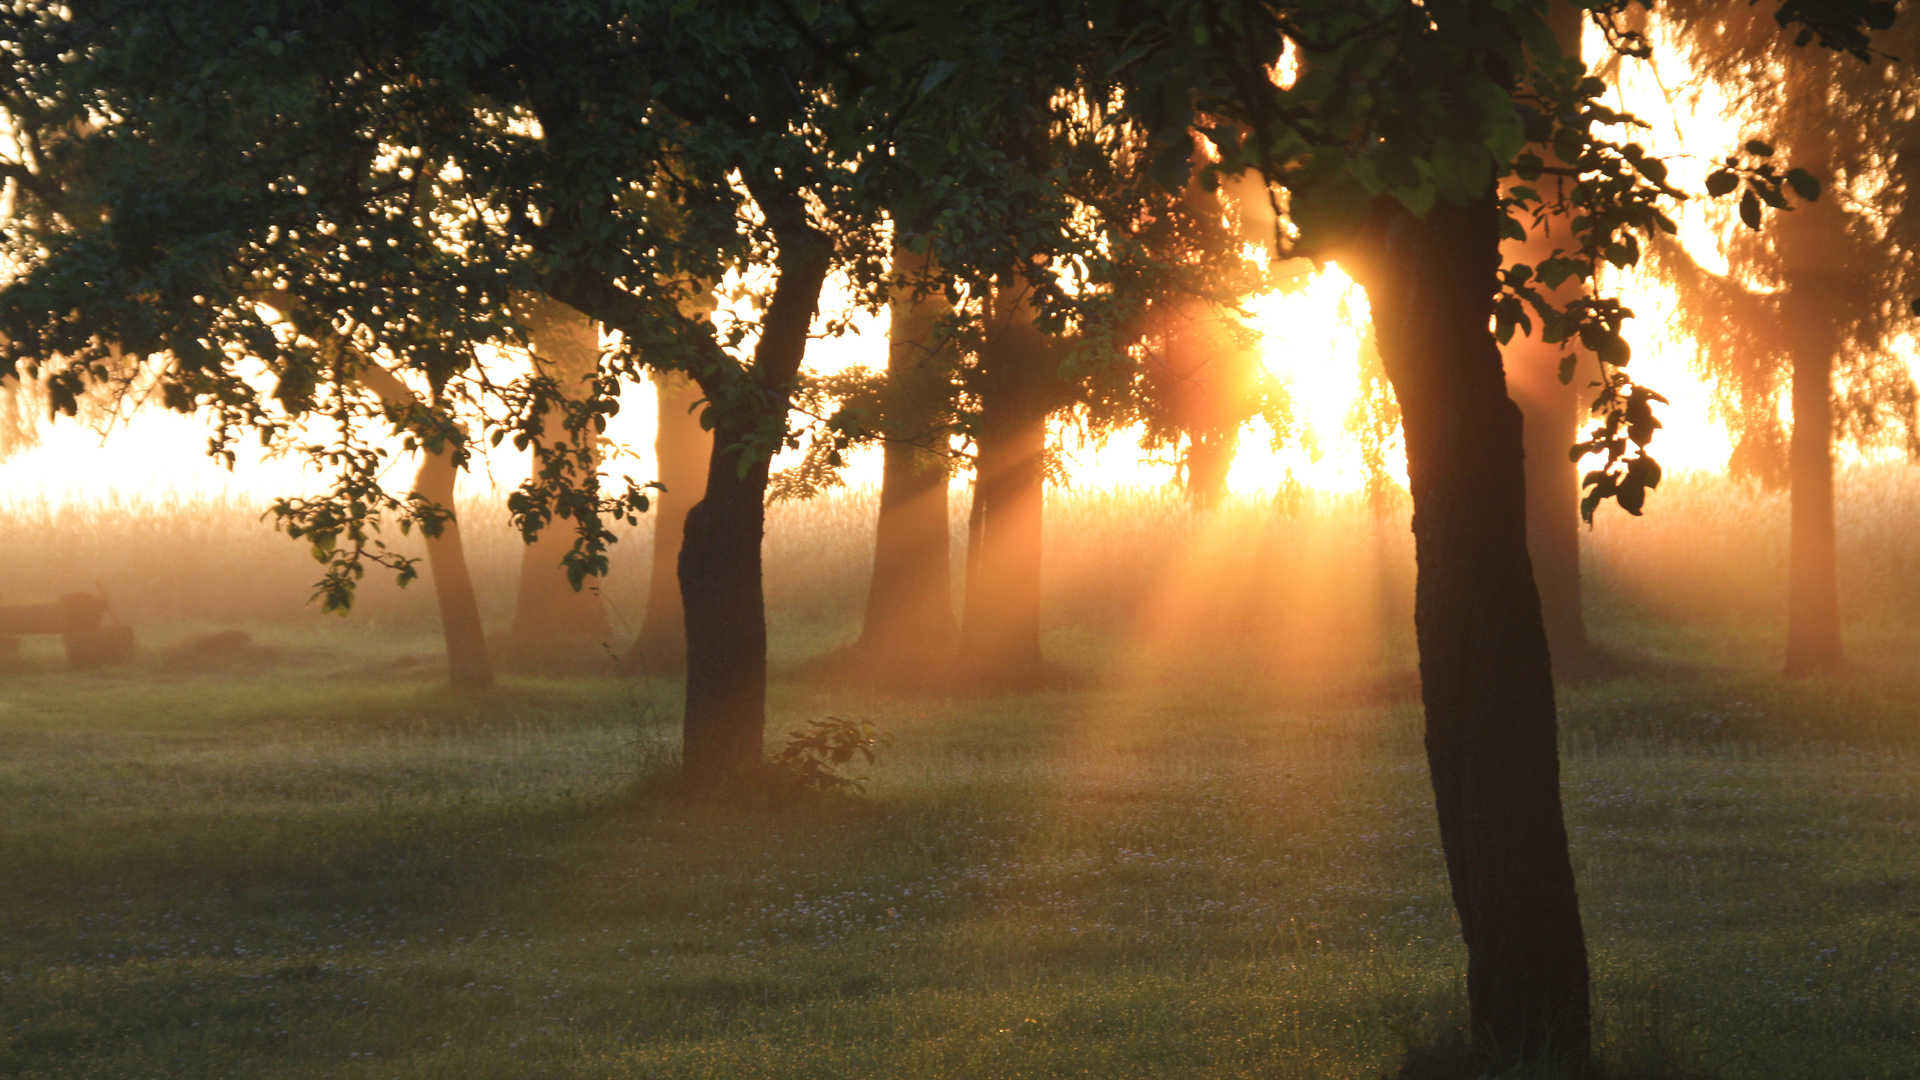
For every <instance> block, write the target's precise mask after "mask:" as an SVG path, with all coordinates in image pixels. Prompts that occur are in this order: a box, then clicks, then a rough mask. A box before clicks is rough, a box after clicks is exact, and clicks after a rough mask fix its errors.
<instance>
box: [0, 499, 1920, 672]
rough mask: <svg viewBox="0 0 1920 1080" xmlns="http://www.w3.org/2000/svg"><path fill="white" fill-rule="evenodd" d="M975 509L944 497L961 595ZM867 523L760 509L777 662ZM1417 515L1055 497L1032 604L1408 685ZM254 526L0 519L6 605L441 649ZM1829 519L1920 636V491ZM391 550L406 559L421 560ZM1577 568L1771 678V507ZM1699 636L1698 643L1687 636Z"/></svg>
mask: <svg viewBox="0 0 1920 1080" xmlns="http://www.w3.org/2000/svg"><path fill="white" fill-rule="evenodd" d="M965 502H966V500H965V488H964V486H963V485H956V486H955V491H954V496H953V499H952V506H953V524H954V555H955V572H956V580H957V579H958V574H959V571H960V569H961V562H962V559H961V551H962V548H963V546H964V535H965V534H964V528H965ZM874 514H875V496H874V493H873V492H872V491H871V490H870V489H858V490H841V491H835V492H829V493H828V494H826V495H823V496H821V497H819V498H816V499H814V500H811V501H807V502H792V503H781V504H777V505H775V506H774V507H772V508H771V511H770V514H769V523H768V535H767V542H766V549H765V550H766V588H767V599H768V608H769V618H770V622H771V624H772V625H771V629H772V631H773V634H774V641H775V650H776V654H777V658H778V659H779V660H780V661H783V662H788V663H791V662H794V661H799V660H803V659H806V658H807V657H808V656H810V655H813V654H817V653H821V652H825V651H827V650H830V649H832V648H834V647H836V646H838V645H841V644H844V643H845V642H847V641H850V640H851V639H852V638H853V637H854V636H855V635H857V633H858V630H859V618H860V613H861V610H862V605H863V603H864V601H865V594H866V575H867V571H868V566H869V564H870V559H871V550H870V549H871V543H872V535H873V522H874ZM1406 514H1407V507H1406V504H1405V500H1404V496H1400V497H1399V498H1398V499H1397V500H1393V501H1391V502H1390V503H1389V505H1387V506H1386V507H1384V508H1382V509H1379V510H1378V512H1376V508H1375V507H1372V506H1370V505H1369V504H1368V503H1367V502H1366V500H1365V499H1364V498H1362V497H1359V496H1328V495H1320V494H1315V493H1312V492H1307V493H1304V494H1301V495H1299V496H1297V497H1294V498H1292V499H1288V500H1276V499H1273V498H1253V497H1240V498H1235V499H1233V500H1230V501H1229V502H1228V503H1227V504H1226V505H1225V506H1223V507H1221V508H1219V509H1218V510H1216V511H1213V512H1211V513H1206V514H1195V513H1193V512H1191V511H1190V510H1189V509H1188V508H1187V507H1186V505H1185V504H1184V503H1183V502H1182V500H1180V498H1179V497H1178V496H1177V495H1176V494H1174V493H1172V492H1169V491H1164V490H1163V491H1142V490H1118V491H1107V490H1097V489H1086V488H1065V489H1060V488H1056V489H1054V490H1053V491H1052V492H1051V493H1050V495H1049V502H1048V524H1047V540H1046V544H1047V547H1046V567H1045V586H1044V587H1045V612H1046V618H1047V620H1048V624H1049V627H1050V629H1051V630H1052V631H1053V641H1052V648H1053V649H1054V651H1056V652H1057V653H1059V654H1060V659H1062V660H1063V661H1065V662H1067V663H1069V664H1078V665H1083V666H1084V665H1086V664H1089V663H1098V662H1102V660H1101V659H1100V658H1107V659H1117V660H1118V662H1122V663H1125V664H1127V665H1129V666H1130V667H1140V666H1141V665H1145V666H1146V667H1147V668H1152V667H1154V666H1155V665H1156V664H1158V665H1160V666H1169V667H1170V666H1184V665H1187V664H1189V663H1192V662H1196V661H1204V662H1209V663H1221V662H1225V663H1228V664H1229V665H1234V664H1244V665H1245V666H1246V667H1248V668H1249V669H1250V670H1254V671H1256V672H1264V671H1268V670H1273V669H1277V670H1282V671H1291V672H1294V673H1299V672H1318V673H1322V675H1324V673H1326V672H1329V671H1336V672H1342V673H1348V674H1355V673H1360V672H1366V671H1375V672H1377V671H1380V670H1382V669H1383V668H1384V669H1386V670H1390V671H1397V672H1402V673H1404V672H1405V671H1406V670H1408V669H1409V668H1410V665H1411V628H1410V623H1411V609H1412V543H1411V538H1410V537H1409V535H1408V534H1407V531H1406ZM259 515H260V507H258V506H255V505H252V504H250V503H247V502H243V501H240V500H234V499H205V500H195V501H187V502H143V501H127V502H106V503H94V504H68V505H52V504H48V503H44V502H15V503H8V504H3V505H0V566H4V567H6V569H7V572H6V574H5V575H4V576H0V602H24V601H32V600H40V599H48V598H51V597H52V596H53V595H57V594H58V593H61V592H66V591H72V590H76V589H91V588H93V587H94V585H95V583H96V582H98V583H99V584H101V585H102V586H104V588H105V589H106V591H107V593H108V595H109V597H110V598H111V599H112V601H113V603H114V605H115V609H116V612H117V613H118V614H119V615H120V617H122V618H123V619H125V620H126V621H128V622H131V623H133V624H134V625H136V626H137V627H140V628H141V629H142V637H143V640H145V641H147V642H149V643H151V644H165V643H166V642H167V641H168V640H170V639H172V638H176V637H179V636H182V635H186V634H191V633H202V632H205V631H206V630H207V629H209V628H212V629H220V628H227V627H241V628H247V629H251V630H253V631H255V632H256V634H262V635H266V636H273V635H281V636H284V637H286V638H287V639H289V640H295V641H300V642H309V643H324V642H339V643H342V646H343V647H351V643H352V642H354V641H356V640H359V641H365V642H368V643H369V645H370V646H371V644H372V643H373V642H375V641H378V640H382V639H385V638H390V637H394V636H396V635H398V636H402V637H404V638H406V639H408V640H410V641H412V642H413V643H414V644H415V645H416V646H417V647H419V648H424V649H431V648H432V647H433V645H434V641H433V639H434V635H435V633H436V627H437V616H436V613H435V609H434V605H433V598H432V592H431V589H430V588H429V587H428V586H427V584H426V583H425V582H424V581H423V582H419V583H416V584H415V585H414V586H413V587H411V588H409V589H406V590H400V589H397V588H395V587H394V586H393V585H392V584H391V582H390V581H389V580H386V579H382V578H380V577H378V576H377V575H375V576H372V577H370V578H369V579H368V581H367V582H366V584H365V585H364V586H363V587H362V590H361V594H360V600H359V603H358V606H357V607H356V609H355V611H354V613H353V614H352V615H351V616H350V617H349V618H347V619H344V620H341V619H335V618H328V617H323V616H321V615H319V614H318V613H317V612H316V611H315V610H313V609H311V608H309V607H308V606H307V598H308V596H309V595H310V593H311V591H312V583H313V581H314V579H315V578H316V577H318V573H317V570H316V567H315V564H314V563H313V562H312V561H311V559H310V558H309V557H308V556H307V554H306V551H305V547H304V545H303V544H298V543H294V542H291V541H289V540H287V539H286V538H285V537H283V536H280V535H278V534H275V533H274V532H273V531H272V529H271V528H270V527H269V526H267V525H266V524H265V523H263V522H262V521H261V520H260V517H259ZM1839 519H1840V520H1839V530H1840V582H1841V590H1842V598H1841V602H1842V608H1843V611H1844V612H1845V614H1846V616H1847V618H1848V620H1849V623H1850V625H1849V628H1848V629H1849V638H1850V639H1851V640H1853V641H1855V642H1856V643H1857V646H1858V647H1857V650H1856V651H1858V652H1860V653H1861V654H1862V655H1863V656H1871V655H1877V654H1878V653H1879V652H1881V651H1884V649H1885V648H1887V647H1890V646H1889V644H1888V642H1889V641H1890V640H1891V641H1895V642H1904V641H1906V640H1907V635H1908V632H1909V630H1910V628H1912V627H1914V626H1915V625H1916V624H1917V616H1920V528H1917V527H1916V526H1920V471H1916V470H1913V469H1911V468H1908V467H1906V466H1901V465H1879V466H1863V467H1856V468H1854V469H1851V470H1848V471H1846V472H1844V473H1843V474H1842V477H1841V480H1840V484H1839ZM462 521H463V522H464V533H465V542H466V546H467V552H468V558H469V560H470V563H471V565H472V569H473V573H474V576H475V581H476V586H477V588H478V591H479V594H480V598H481V607H482V612H483V615H484V617H485V618H486V620H487V622H488V624H489V625H490V626H494V627H501V626H504V625H505V623H506V622H507V620H508V619H510V618H511V615H512V610H511V608H512V603H513V596H514V588H515V583H516V581H517V576H518V574H519V572H520V560H521V546H520V542H519V538H518V535H517V534H516V533H514V532H513V531H512V530H511V529H510V528H508V526H507V524H506V515H505V512H504V510H503V509H502V508H501V507H500V506H499V505H497V504H491V503H476V504H468V505H465V506H463V507H462ZM389 539H391V540H395V541H398V542H399V547H400V548H401V549H402V550H411V551H415V553H417V545H413V544H411V543H409V542H408V541H406V540H404V539H403V538H399V537H391V538H389ZM650 544H651V523H650V522H646V521H643V523H642V525H641V526H640V527H639V528H638V529H629V530H624V531H623V534H622V539H621V542H620V543H619V544H617V545H616V546H615V548H614V550H613V567H614V568H613V573H612V574H611V575H610V577H609V578H608V579H607V580H606V581H605V582H604V583H603V584H602V586H601V587H602V590H603V593H604V595H605V596H606V598H607V601H608V607H609V611H610V614H611V616H612V620H613V624H614V626H615V629H616V632H622V631H624V630H625V629H626V628H630V627H632V626H634V625H637V623H638V620H639V617H640V614H641V612H642V611H643V610H644V608H645V604H646V578H645V573H644V567H645V561H646V558H647V552H648V550H649V545H650ZM1585 548H1586V578H1587V580H1586V588H1587V594H1588V597H1589V603H1590V620H1591V622H1592V623H1593V625H1594V628H1595V630H1596V633H1597V634H1598V635H1599V636H1600V637H1602V638H1603V639H1609V640H1616V641H1618V642H1620V643H1622V644H1627V645H1631V646H1633V647H1637V648H1643V649H1647V650H1651V651H1653V652H1654V653H1656V654H1658V653H1678V654H1681V655H1682V658H1684V659H1689V660H1707V661H1710V662H1712V663H1716V664H1724V665H1732V666H1735V667H1740V668H1764V667H1766V666H1769V665H1771V664H1774V663H1777V658H1776V657H1775V655H1774V654H1776V653H1777V652H1778V651H1779V648H1780V642H1781V640H1782V638H1783V635H1784V618H1785V615H1784V608H1785V578H1786V551H1787V499H1786V496H1785V495H1784V494H1770V493H1764V492H1759V491H1756V490H1754V489H1752V488H1751V487H1749V486H1747V485H1743V484H1738V483H1732V482H1728V481H1726V480H1723V479H1718V478H1714V477H1710V476H1705V475H1698V474H1696V475H1689V476H1681V477H1678V478H1675V479H1673V480H1671V481H1669V482H1668V484H1667V485H1666V486H1665V487H1663V488H1662V489H1661V490H1660V491H1659V492H1658V493H1657V494H1656V496H1655V498H1654V499H1653V500H1652V503H1651V506H1650V508H1649V512H1648V513H1647V515H1646V516H1644V517H1641V518H1630V517H1627V516H1626V515H1624V514H1621V513H1619V512H1618V511H1617V509H1615V508H1614V507H1612V506H1608V507H1605V508H1603V510H1602V512H1601V514H1600V520H1599V521H1598V523H1597V525H1596V527H1595V528H1594V529H1593V530H1592V531H1591V532H1589V533H1588V534H1587V535H1586V537H1585ZM1707 627H1711V628H1712V631H1713V632H1712V634H1710V635H1706V636H1699V635H1693V634H1691V633H1690V632H1689V630H1688V628H1707ZM1676 634H1677V635H1679V637H1675V635H1676ZM1889 635H1891V637H1889ZM1682 639H1685V640H1682ZM1128 644H1130V645H1131V646H1132V648H1131V649H1121V646H1122V645H1128ZM1223 649H1224V650H1225V652H1224V654H1223V651H1222V650H1223ZM1116 650H1119V651H1118V652H1116ZM1223 656H1224V660H1223ZM1156 658H1158V659H1156ZM1356 677H1358V675H1357V674H1356Z"/></svg>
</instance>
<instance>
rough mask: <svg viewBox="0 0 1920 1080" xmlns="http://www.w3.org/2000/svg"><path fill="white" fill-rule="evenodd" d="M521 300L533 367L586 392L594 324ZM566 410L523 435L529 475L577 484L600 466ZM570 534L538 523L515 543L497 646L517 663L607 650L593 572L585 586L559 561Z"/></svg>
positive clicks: (551, 304)
mask: <svg viewBox="0 0 1920 1080" xmlns="http://www.w3.org/2000/svg"><path fill="white" fill-rule="evenodd" d="M523 303H524V307H525V311H524V312H523V313H522V315H521V318H522V319H523V320H524V321H525V322H526V324H527V328H528V332H529V343H530V344H531V346H532V348H531V349H530V356H531V358H532V360H533V363H534V365H535V367H536V369H537V371H538V373H539V375H540V376H541V377H543V378H545V379H548V380H551V381H552V387H551V389H552V392H553V393H554V394H555V395H556V397H557V398H559V399H560V400H561V401H566V400H574V399H578V398H580V397H581V396H583V395H586V394H590V393H591V388H590V386H589V385H588V384H589V383H591V381H592V380H593V378H594V376H595V375H596V374H597V373H598V371H599V368H600V330H599V327H597V326H595V325H594V324H593V323H592V322H591V321H590V320H587V319H585V318H583V317H582V316H581V315H580V314H579V313H578V312H576V311H574V310H573V309H572V308H569V307H567V306H566V305H564V304H561V303H559V302H557V301H554V300H550V299H548V298H546V297H542V296H532V297H528V298H527V299H526V300H525V301H524V302H523ZM566 414H567V410H566V407H565V405H563V404H560V403H559V402H556V403H555V404H554V405H552V406H550V407H548V408H547V409H546V410H545V411H544V413H543V415H542V416H541V417H540V423H539V428H538V431H537V433H534V434H533V437H532V438H531V439H530V440H529V445H530V447H531V449H532V452H533V472H534V477H533V479H534V482H536V483H544V484H552V485H556V486H563V487H568V488H574V487H581V488H584V487H585V486H586V477H587V476H588V475H590V474H594V473H598V472H599V469H600V454H599V448H598V433H597V432H596V431H595V430H594V429H593V428H592V427H579V428H578V429H577V430H571V431H570V430H568V426H567V422H566V419H567V415H566ZM574 539H575V538H574V537H572V536H567V535H565V533H564V532H563V531H562V530H558V529H553V530H547V529H543V530H542V531H540V532H538V533H536V534H534V535H532V536H529V537H527V538H526V541H527V542H526V545H525V547H524V548H523V549H522V550H521V556H520V588H519V593H518V596H517V598H516V602H515V606H514V612H513V622H512V624H511V625H510V626H509V627H508V628H507V634H506V640H505V642H504V645H505V650H504V651H505V653H506V656H507V658H509V659H510V660H511V662H513V663H514V664H516V665H518V666H520V667H522V668H526V669H530V670H535V671H543V670H544V671H551V670H567V669H578V668H579V667H581V666H593V665H595V664H597V662H598V661H600V660H603V659H606V658H607V657H608V655H609V654H608V652H607V650H608V644H607V642H608V638H609V636H610V634H611V628H610V627H609V626H608V624H607V615H606V608H605V606H604V605H603V604H602V603H601V598H600V590H599V588H598V586H597V585H596V584H592V582H596V581H597V580H598V579H597V577H588V578H585V579H583V583H582V584H583V585H584V587H577V586H576V585H575V584H574V583H573V582H572V581H569V580H568V575H567V573H566V568H565V566H564V562H565V557H566V555H567V553H568V552H569V551H571V550H572V547H573V543H574Z"/></svg>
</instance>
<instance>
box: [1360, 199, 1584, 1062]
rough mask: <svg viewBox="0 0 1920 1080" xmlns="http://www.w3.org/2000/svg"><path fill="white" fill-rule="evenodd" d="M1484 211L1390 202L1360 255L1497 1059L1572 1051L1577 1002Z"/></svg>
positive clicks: (1481, 1029) (1478, 971) (1515, 423)
mask: <svg viewBox="0 0 1920 1080" xmlns="http://www.w3.org/2000/svg"><path fill="white" fill-rule="evenodd" d="M1495 215H1496V211H1495V208H1494V202H1493V199H1492V197H1491V195H1489V196H1488V197H1486V198H1483V199H1479V200H1476V201H1474V202H1473V203H1471V204H1470V205H1464V206H1461V205H1449V204H1444V203H1443V204H1441V205H1439V206H1437V207H1435V208H1434V210H1433V211H1432V212H1431V213H1430V214H1429V215H1428V216H1427V217H1426V218H1425V219H1424V220H1415V219H1413V218H1411V217H1410V216H1409V215H1407V214H1406V213H1405V212H1404V211H1402V210H1399V209H1398V208H1397V207H1394V208H1391V209H1386V210H1382V211H1381V212H1380V213H1379V215H1378V216H1377V218H1376V222H1375V226H1374V227H1373V228H1372V229H1371V230H1370V232H1369V235H1368V237H1367V238H1366V240H1365V244H1364V248H1363V250H1362V251H1361V252H1359V254H1360V255H1361V257H1360V258H1359V259H1357V260H1355V262H1356V264H1357V265H1356V267H1355V268H1356V269H1358V270H1360V271H1361V272H1360V274H1359V276H1360V278H1361V280H1362V283H1363V284H1364V285H1365V286H1366V287H1367V291H1368V295H1369V298H1370V300H1371V302H1372V308H1373V318H1374V325H1375V328H1376V330H1377V333H1378V340H1379V347H1380V356H1381V360H1382V362H1383V364H1384V366H1385V368H1386V371H1387V374H1388V377H1389V378H1390V379H1391V380H1392V382H1393V388H1394V393H1395V394H1396V396H1397V397H1398V399H1399V402H1400V409H1401V413H1402V416H1403V424H1404V429H1405V432H1406V440H1407V472H1408V477H1409V480H1410V482H1411V487H1412V494H1413V532H1414V551H1415V556H1416V561H1417V571H1418V579H1417V585H1416V588H1415V598H1414V629H1415V634H1416V637H1417V639H1418V644H1419V650H1420V682H1421V697H1422V700H1423V702H1424V704H1425V707H1426V717H1427V735H1426V743H1427V760H1428V765H1429V767H1430V769H1431V771H1432V778H1433V790H1434V802H1435V805H1436V808H1437V810H1438V812H1439V819H1440V838H1441V846H1442V848H1443V849H1444V851H1445V853H1446V861H1447V874H1448V878H1449V880H1450V881H1451V883H1452V887H1453V900H1454V906H1455V908H1456V909H1457V910H1458V911H1459V914H1460V923H1461V931H1462V934H1463V936H1464V937H1465V939H1466V945H1467V995H1468V1001H1469V1005H1470V1008H1471V1013H1472V1027H1473V1040H1474V1045H1475V1047H1476V1049H1477V1050H1478V1051H1479V1052H1480V1053H1481V1054H1483V1055H1484V1056H1485V1057H1487V1058H1488V1059H1489V1060H1490V1061H1492V1062H1493V1063H1495V1064H1505V1063H1510V1062H1514V1061H1518V1060H1522V1059H1538V1058H1541V1057H1546V1056H1561V1055H1564V1056H1568V1057H1584V1056H1585V1054H1586V1052H1587V1047H1588V1042H1589V1012H1588V999H1587V993H1588V974H1587V957H1586V945H1585V938H1584V935H1583V932H1582V929H1581V924H1580V909H1579V903H1578V900H1577V898H1576V896H1575V892H1574V878H1573V867H1572V863H1571V860H1570V858H1569V855H1568V851H1567V834H1566V829H1565V826H1564V824H1563V820H1562V816H1561V806H1560V766H1559V753H1558V747H1557V743H1556V720H1555V707H1554V690H1553V673H1552V666H1551V661H1550V659H1549V656H1548V651H1547V636H1546V631H1545V627H1544V625H1543V623H1542V620H1541V614H1540V600H1539V593H1538V592H1537V591H1536V589H1535V585H1534V577H1533V568H1532V565H1531V562H1530V560H1529V558H1528V554H1527V514H1526V501H1527V491H1526V473H1525V469H1524V454H1525V450H1524V443H1523V438H1522V426H1521V416H1520V411H1519V409H1518V408H1516V407H1515V406H1514V404H1513V403H1512V402H1511V401H1510V400H1509V399H1508V397H1507V393H1506V386H1505V384H1504V379H1503V377H1502V372H1501V361H1500V351H1499V348H1498V347H1497V345H1496V344H1495V343H1494V341H1493V338H1492V335H1491V334H1490V333H1489V332H1488V319H1489V316H1490V314H1491V305H1492V298H1493V295H1494V291H1495V277H1494V275H1495V272H1496V271H1497V269H1498V267H1499V265H1500V256H1499V239H1498V238H1499V232H1498V226H1497V218H1496V216H1495Z"/></svg>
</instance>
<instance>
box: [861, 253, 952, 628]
mask: <svg viewBox="0 0 1920 1080" xmlns="http://www.w3.org/2000/svg"><path fill="white" fill-rule="evenodd" d="M926 264H927V257H926V256H925V255H915V254H913V253H912V252H910V251H906V250H904V249H898V250H896V251H895V252H894V270H895V273H896V274H897V275H900V276H902V277H903V278H904V279H905V281H906V282H908V283H909V284H906V285H903V286H902V287H901V288H899V289H897V290H896V292H895V294H894V297H893V303H892V323H891V325H890V327H889V328H888V347H887V400H886V405H885V413H886V415H885V433H886V442H885V444H884V445H883V447H882V453H883V454H884V455H885V458H884V463H883V466H882V471H881V476H880V518H879V522H878V525H877V527H876V529H875V531H874V539H873V577H872V580H871V583H870V584H869V586H868V588H867V614H866V622H865V625H864V626H863V627H862V629H861V632H860V650H861V651H862V652H863V653H865V654H867V655H868V656H869V657H871V658H874V659H877V660H878V659H885V660H899V659H902V658H906V657H911V656H926V655H929V654H938V653H945V652H946V651H947V650H949V649H951V648H952V647H953V641H954V635H955V627H954V619H953V572H952V569H951V559H950V555H949V551H948V537H947V459H946V456H945V454H944V453H942V451H944V450H945V448H946V447H945V443H946V438H947V423H946V418H947V415H948V414H949V413H950V412H951V409H952V405H953V400H952V399H953V380H952V375H951V369H952V364H951V361H950V360H949V359H948V352H949V350H947V349H945V348H944V342H943V341H942V340H941V335H942V333H943V327H942V325H941V323H942V321H943V320H945V319H946V318H947V317H948V316H949V315H950V314H951V313H952V311H953V308H952V305H951V304H949V303H948V301H947V299H946V297H945V296H944V295H941V294H934V293H929V294H927V295H925V296H921V297H919V298H916V297H915V296H914V291H915V290H914V289H913V287H912V285H911V284H910V283H911V282H912V281H913V280H914V279H915V278H916V277H917V276H918V275H919V274H921V273H922V272H924V270H925V268H926Z"/></svg>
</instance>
